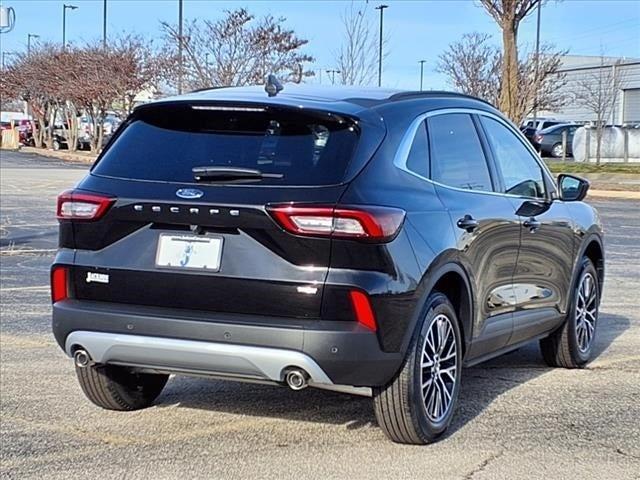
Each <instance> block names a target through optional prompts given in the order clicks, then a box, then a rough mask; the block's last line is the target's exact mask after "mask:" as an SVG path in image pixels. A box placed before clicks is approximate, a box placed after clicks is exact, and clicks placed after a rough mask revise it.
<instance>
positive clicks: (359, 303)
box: [350, 290, 378, 332]
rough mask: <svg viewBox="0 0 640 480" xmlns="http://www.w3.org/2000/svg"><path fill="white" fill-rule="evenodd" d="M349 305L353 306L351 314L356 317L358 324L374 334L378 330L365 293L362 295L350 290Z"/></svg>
mask: <svg viewBox="0 0 640 480" xmlns="http://www.w3.org/2000/svg"><path fill="white" fill-rule="evenodd" d="M350 295H351V305H352V306H353V312H354V313H355V315H356V319H357V320H358V323H359V324H360V325H362V326H363V327H366V328H368V329H369V330H371V331H373V332H375V331H376V330H377V329H378V325H377V324H376V317H375V316H374V314H373V310H372V309H371V303H370V302H369V297H368V296H367V294H366V293H362V292H360V291H358V290H351V292H350Z"/></svg>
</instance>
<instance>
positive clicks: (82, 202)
mask: <svg viewBox="0 0 640 480" xmlns="http://www.w3.org/2000/svg"><path fill="white" fill-rule="evenodd" d="M114 202H115V198H111V197H107V196H104V195H97V194H94V193H84V192H79V191H75V190H68V191H66V192H62V193H61V194H60V195H58V208H57V210H56V216H57V217H58V219H59V220H98V219H99V218H100V217H102V216H103V215H104V214H105V213H106V212H107V210H109V207H111V205H112V204H113V203H114Z"/></svg>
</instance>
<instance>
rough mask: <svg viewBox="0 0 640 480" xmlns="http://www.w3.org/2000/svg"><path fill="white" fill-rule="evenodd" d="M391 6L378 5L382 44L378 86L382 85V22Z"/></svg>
mask: <svg viewBox="0 0 640 480" xmlns="http://www.w3.org/2000/svg"><path fill="white" fill-rule="evenodd" d="M385 8H389V5H378V6H377V7H376V10H380V43H379V45H378V86H379V87H380V86H381V85H382V22H383V18H384V9H385Z"/></svg>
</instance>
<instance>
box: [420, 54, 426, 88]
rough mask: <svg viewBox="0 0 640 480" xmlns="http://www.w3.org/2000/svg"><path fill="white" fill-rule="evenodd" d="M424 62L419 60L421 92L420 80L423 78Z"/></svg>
mask: <svg viewBox="0 0 640 480" xmlns="http://www.w3.org/2000/svg"><path fill="white" fill-rule="evenodd" d="M424 62H426V60H420V91H422V79H423V78H424Z"/></svg>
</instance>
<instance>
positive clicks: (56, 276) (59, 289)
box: [51, 266, 69, 303]
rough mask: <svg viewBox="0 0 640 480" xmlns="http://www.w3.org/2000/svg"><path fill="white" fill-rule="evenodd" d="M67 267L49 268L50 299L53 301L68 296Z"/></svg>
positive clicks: (64, 298)
mask: <svg viewBox="0 0 640 480" xmlns="http://www.w3.org/2000/svg"><path fill="white" fill-rule="evenodd" d="M67 277H68V275H67V267H60V266H55V267H53V269H52V270H51V301H52V302H53V303H56V302H59V301H60V300H66V299H67V298H69V292H68V281H67V280H68V279H67Z"/></svg>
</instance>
